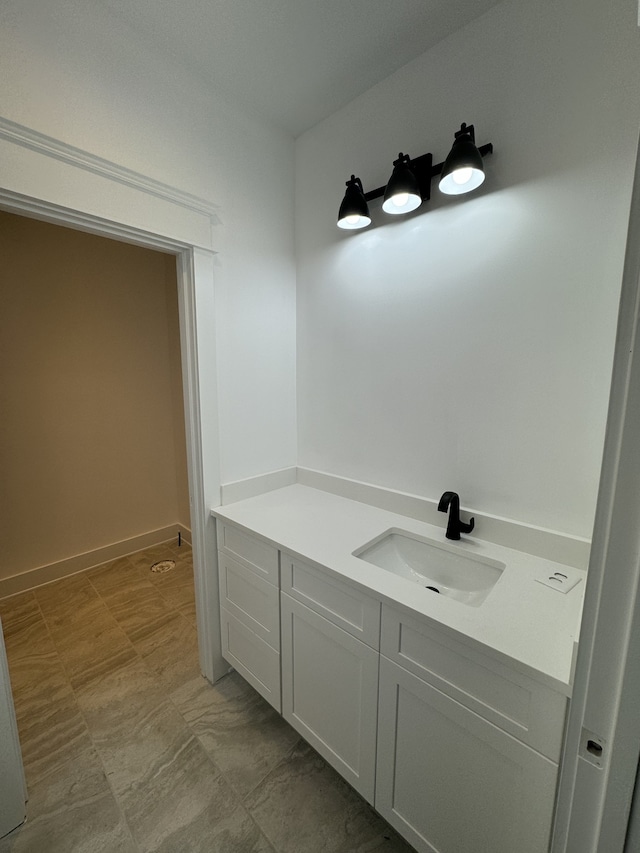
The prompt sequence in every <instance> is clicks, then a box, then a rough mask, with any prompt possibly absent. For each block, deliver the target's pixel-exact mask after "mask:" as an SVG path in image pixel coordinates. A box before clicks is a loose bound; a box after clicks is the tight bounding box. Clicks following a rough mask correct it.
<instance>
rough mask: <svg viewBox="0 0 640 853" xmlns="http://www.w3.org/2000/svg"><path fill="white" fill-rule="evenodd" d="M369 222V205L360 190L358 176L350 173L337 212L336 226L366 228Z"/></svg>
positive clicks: (348, 228)
mask: <svg viewBox="0 0 640 853" xmlns="http://www.w3.org/2000/svg"><path fill="white" fill-rule="evenodd" d="M370 223H371V217H370V216H369V207H368V205H367V200H366V199H365V197H364V192H363V190H362V182H361V181H360V178H356V176H355V175H351V179H350V180H348V181H347V190H346V192H345V194H344V198H343V199H342V204H341V205H340V211H339V213H338V228H344V229H347V230H355V229H357V228H366V227H367V225H369V224H370Z"/></svg>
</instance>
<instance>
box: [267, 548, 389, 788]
mask: <svg viewBox="0 0 640 853" xmlns="http://www.w3.org/2000/svg"><path fill="white" fill-rule="evenodd" d="M303 602H304V603H303ZM281 611H282V713H283V716H284V718H285V719H286V720H287V721H288V722H289V723H291V725H292V726H293V727H294V728H295V729H296V730H297V731H299V732H300V734H301V735H302V736H303V737H304V738H305V740H307V741H308V742H309V743H310V744H311V745H312V746H313V747H314V748H315V749H316V750H317V751H318V752H319V753H320V755H322V756H323V757H324V758H325V759H326V760H327V761H328V762H329V763H330V764H331V765H332V766H333V767H335V768H336V770H337V771H338V772H339V773H340V774H341V775H342V776H343V777H344V778H345V779H346V780H347V782H349V783H350V784H351V785H352V786H353V787H354V788H355V789H356V790H357V791H358V792H359V793H360V794H361V795H362V796H363V797H364V798H365V799H366V800H368V801H369V802H370V803H372V804H373V802H374V790H375V758H376V728H377V709H378V662H379V653H378V644H379V633H380V603H379V602H378V601H377V600H376V599H374V598H373V597H371V596H369V595H367V594H366V593H364V592H361V591H360V590H358V589H357V588H355V587H353V586H351V585H349V584H346V583H344V582H342V581H340V580H338V579H336V578H334V577H331V576H329V575H328V574H327V573H325V572H321V571H319V570H317V569H315V568H314V567H312V566H309V565H306V564H305V563H303V562H301V561H299V560H296V559H295V558H293V557H289V556H287V555H286V554H282V602H281Z"/></svg>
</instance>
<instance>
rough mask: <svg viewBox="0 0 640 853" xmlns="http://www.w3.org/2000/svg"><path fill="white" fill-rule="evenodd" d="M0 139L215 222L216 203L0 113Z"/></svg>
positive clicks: (217, 208)
mask: <svg viewBox="0 0 640 853" xmlns="http://www.w3.org/2000/svg"><path fill="white" fill-rule="evenodd" d="M0 139H6V140H8V141H9V142H13V143H15V144H17V145H19V146H20V147H21V148H28V149H30V150H31V151H35V152H37V153H38V154H44V155H45V156H47V157H52V158H54V159H56V160H60V161H61V162H62V163H67V164H68V165H71V166H75V167H76V168H78V169H83V170H84V171H86V172H92V173H93V174H94V175H100V176H101V177H105V178H108V179H109V180H110V181H117V182H118V183H120V184H123V185H124V186H127V187H133V189H136V190H139V191H140V192H143V193H146V194H147V195H152V196H155V197H156V198H161V199H164V200H165V201H170V202H172V204H177V205H179V206H180V207H184V208H186V209H187V210H192V211H194V212H195V213H201V214H205V215H207V216H209V217H213V218H214V221H218V220H217V216H216V212H217V211H218V210H219V207H218V205H216V204H213V203H212V202H210V201H207V200H206V199H204V198H200V197H198V196H195V195H191V193H186V192H183V191H182V190H180V189H178V188H177V187H172V186H170V185H169V184H165V183H163V182H162V181H157V180H155V179H154V178H150V177H148V176H147V175H143V174H141V173H140V172H135V171H134V170H133V169H127V168H126V167H125V166H120V165H118V163H113V162H112V161H111V160H105V159H104V157H98V156H97V155H96V154H91V152H89V151H85V150H84V149H82V148H76V147H75V145H69V144H68V143H66V142H62V141H61V140H59V139H54V138H53V137H52V136H47V135H46V134H44V133H40V132H39V131H37V130H34V129H33V128H30V127H25V126H24V125H22V124H18V123H17V122H15V121H11V120H10V119H7V118H4V117H2V116H0Z"/></svg>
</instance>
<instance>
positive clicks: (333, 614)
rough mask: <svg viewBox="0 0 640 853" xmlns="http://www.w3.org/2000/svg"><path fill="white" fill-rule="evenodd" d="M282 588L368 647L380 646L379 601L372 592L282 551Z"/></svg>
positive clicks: (377, 647)
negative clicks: (364, 590) (365, 590)
mask: <svg viewBox="0 0 640 853" xmlns="http://www.w3.org/2000/svg"><path fill="white" fill-rule="evenodd" d="M282 591H283V592H286V593H287V594H288V595H290V596H291V597H292V598H295V599H297V600H298V601H301V602H302V604H306V606H307V607H310V608H311V609H312V610H315V611H316V613H319V614H320V615H321V616H324V617H325V619H328V620H329V622H333V623H334V624H335V625H337V626H338V627H339V628H342V629H343V630H344V631H346V632H347V633H348V634H352V635H353V636H354V637H357V638H358V639H359V640H362V642H363V643H366V644H367V645H368V646H371V648H372V649H379V648H380V601H379V600H378V599H377V598H375V597H374V596H373V595H370V594H369V593H366V592H363V591H362V590H361V589H358V588H356V587H355V586H353V585H352V584H350V583H346V582H345V581H343V580H339V579H338V578H336V577H334V576H333V575H331V574H330V573H329V572H323V571H322V570H320V569H317V568H315V567H314V566H310V565H309V564H308V563H304V562H303V561H302V560H298V559H297V558H296V557H292V556H291V555H290V554H286V553H283V554H282Z"/></svg>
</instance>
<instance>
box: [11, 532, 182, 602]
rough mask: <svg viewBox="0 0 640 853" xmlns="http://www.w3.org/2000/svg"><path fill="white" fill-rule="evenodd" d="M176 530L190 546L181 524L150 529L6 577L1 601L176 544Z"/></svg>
mask: <svg viewBox="0 0 640 853" xmlns="http://www.w3.org/2000/svg"><path fill="white" fill-rule="evenodd" d="M178 531H179V532H180V533H181V535H182V540H183V542H185V543H187V544H189V545H190V544H191V531H190V530H189V529H188V528H187V527H184V525H182V524H170V525H169V526H168V527H161V528H159V529H158V530H151V531H149V532H148V533H142V534H141V535H140V536H133V537H132V538H131V539H123V540H122V541H120V542H114V543H113V544H111V545H105V546H104V547H102V548H96V549H95V550H94V551H87V552H86V553H84V554H76V555H75V556H73V557H68V558H66V559H64V560H58V561H57V562H55V563H49V564H48V565H46V566H38V567H37V568H35V569H30V570H29V571H26V572H21V573H20V574H18V575H12V576H11V577H8V578H0V598H6V597H8V596H10V595H17V594H18V593H20V592H26V591H27V590H30V589H35V587H38V586H42V585H43V584H47V583H51V582H52V581H56V580H60V578H64V577H67V576H69V575H75V574H77V573H78V572H84V571H86V570H87V569H91V568H93V567H94V566H99V565H101V564H102V563H107V562H109V561H110V560H116V559H117V558H118V557H126V556H127V555H128V554H134V553H135V552H136V551H143V550H144V549H145V548H151V547H152V546H153V545H160V544H162V543H163V542H169V541H171V540H175V541H176V542H177V540H178Z"/></svg>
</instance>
